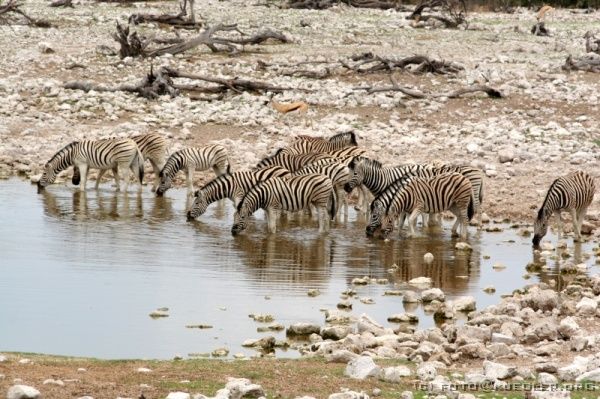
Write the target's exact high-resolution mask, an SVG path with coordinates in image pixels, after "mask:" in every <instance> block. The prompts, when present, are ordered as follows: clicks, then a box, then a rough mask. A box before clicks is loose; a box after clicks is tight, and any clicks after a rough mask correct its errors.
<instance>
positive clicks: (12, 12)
mask: <svg viewBox="0 0 600 399" xmlns="http://www.w3.org/2000/svg"><path fill="white" fill-rule="evenodd" d="M22 5H23V4H22V3H21V2H20V1H19V0H8V1H7V2H6V3H4V4H0V24H22V23H24V24H25V25H32V26H36V27H38V28H50V27H51V26H52V25H51V24H50V22H48V21H46V20H43V19H36V18H33V17H30V16H29V15H27V14H26V13H25V12H24V11H23V10H21V6H22Z"/></svg>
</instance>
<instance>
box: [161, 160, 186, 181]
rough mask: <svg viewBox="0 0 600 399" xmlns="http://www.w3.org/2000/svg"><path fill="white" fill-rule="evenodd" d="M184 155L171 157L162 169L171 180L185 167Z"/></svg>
mask: <svg viewBox="0 0 600 399" xmlns="http://www.w3.org/2000/svg"><path fill="white" fill-rule="evenodd" d="M184 158H185V155H183V154H175V155H173V156H172V157H171V158H170V159H169V160H168V161H167V164H166V165H165V167H164V170H165V173H166V174H167V177H168V178H170V179H172V178H173V177H174V176H175V175H176V174H177V172H179V171H180V170H181V169H183V167H184V166H185V165H186V162H185V159H184Z"/></svg>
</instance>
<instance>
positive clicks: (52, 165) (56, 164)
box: [37, 141, 78, 192]
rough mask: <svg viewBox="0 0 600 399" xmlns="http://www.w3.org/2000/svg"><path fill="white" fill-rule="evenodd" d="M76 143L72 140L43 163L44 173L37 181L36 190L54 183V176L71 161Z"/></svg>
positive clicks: (69, 164)
mask: <svg viewBox="0 0 600 399" xmlns="http://www.w3.org/2000/svg"><path fill="white" fill-rule="evenodd" d="M76 144H78V142H77V141H74V142H72V143H70V144H67V145H66V146H65V147H63V148H62V149H60V151H58V152H57V153H56V154H54V156H52V158H50V160H49V161H48V162H46V164H45V165H44V173H42V177H40V180H39V181H38V184H37V187H38V192H39V191H41V190H43V189H44V188H45V187H46V186H48V185H50V184H52V183H54V180H56V176H57V175H58V174H59V173H60V172H61V171H63V170H65V169H67V168H68V167H69V166H71V164H72V163H73V148H74V147H75V145H76Z"/></svg>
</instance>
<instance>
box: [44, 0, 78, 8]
mask: <svg viewBox="0 0 600 399" xmlns="http://www.w3.org/2000/svg"><path fill="white" fill-rule="evenodd" d="M49 5H50V7H71V8H74V6H73V0H56V1H53V2H52V3H50V4H49Z"/></svg>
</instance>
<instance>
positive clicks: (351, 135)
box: [350, 132, 358, 146]
mask: <svg viewBox="0 0 600 399" xmlns="http://www.w3.org/2000/svg"><path fill="white" fill-rule="evenodd" d="M350 137H352V139H351V140H350V144H352V145H355V146H358V142H357V141H356V133H354V132H350Z"/></svg>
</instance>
